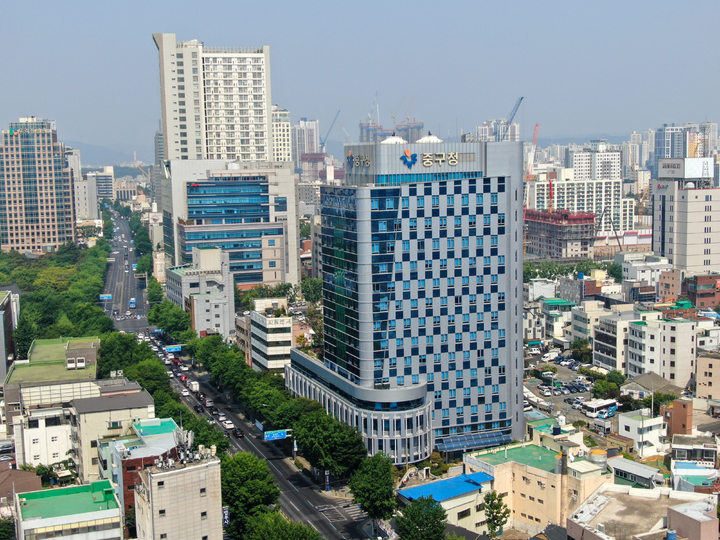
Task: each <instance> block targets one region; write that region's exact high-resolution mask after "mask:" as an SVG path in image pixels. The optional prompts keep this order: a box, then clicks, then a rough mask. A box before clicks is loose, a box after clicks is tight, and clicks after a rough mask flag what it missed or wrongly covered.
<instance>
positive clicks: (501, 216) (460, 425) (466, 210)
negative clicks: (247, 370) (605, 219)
mask: <svg viewBox="0 0 720 540" xmlns="http://www.w3.org/2000/svg"><path fill="white" fill-rule="evenodd" d="M521 150H522V149H521V143H443V142H442V141H440V140H439V139H437V138H436V137H432V136H428V137H424V138H423V139H420V140H419V141H418V142H417V143H415V144H407V143H406V142H405V141H404V140H402V139H400V138H398V137H391V138H389V139H387V140H385V141H383V142H382V143H380V144H360V145H348V146H346V147H345V159H346V170H347V172H346V185H344V186H323V188H322V210H321V220H322V224H321V227H322V228H321V235H320V238H321V241H320V242H321V245H320V246H319V249H320V250H321V254H320V264H321V268H320V272H321V276H322V279H323V306H324V316H325V343H324V347H323V350H322V354H321V355H318V356H315V355H313V353H308V354H305V353H303V352H302V351H300V350H297V349H294V350H293V351H292V359H291V363H290V365H289V366H287V367H286V372H285V374H286V384H287V387H288V389H289V390H290V391H291V392H293V393H294V394H296V395H301V396H306V397H310V398H313V399H317V400H319V401H320V402H321V403H322V404H323V406H324V407H325V408H326V410H328V412H330V413H332V414H334V415H335V416H337V417H339V418H340V419H342V420H343V421H345V422H346V423H348V424H350V425H352V426H354V427H356V428H357V429H358V430H359V431H360V432H361V433H362V434H363V437H364V439H365V441H366V443H367V447H368V451H369V452H370V453H376V452H378V451H383V452H385V453H387V454H388V455H390V456H391V457H392V458H393V460H394V461H395V463H398V464H400V463H406V462H418V461H422V460H424V459H426V458H427V457H428V456H429V455H430V453H431V452H432V451H433V449H435V448H437V449H438V450H440V451H445V452H450V453H453V452H456V451H457V452H459V451H463V450H468V449H473V448H483V447H488V446H494V445H498V444H502V443H505V442H509V441H510V440H512V439H522V438H523V435H524V422H523V415H522V371H523V364H522V360H523V357H522V333H521V330H522V328H521V316H522V303H521V302H522V295H521V292H522V290H521V283H522V188H523V186H522V151H521ZM319 356H322V358H320V357H319Z"/></svg>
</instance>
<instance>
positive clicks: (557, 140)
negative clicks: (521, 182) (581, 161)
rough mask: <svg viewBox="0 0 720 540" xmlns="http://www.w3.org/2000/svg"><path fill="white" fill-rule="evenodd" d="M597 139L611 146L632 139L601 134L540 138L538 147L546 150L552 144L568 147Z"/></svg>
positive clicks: (626, 136) (624, 136)
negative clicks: (568, 145) (571, 144)
mask: <svg viewBox="0 0 720 540" xmlns="http://www.w3.org/2000/svg"><path fill="white" fill-rule="evenodd" d="M597 139H605V140H606V141H607V142H608V143H610V144H622V143H624V142H625V141H627V140H629V139H630V137H629V136H628V135H608V134H607V133H600V134H597V135H578V136H575V137H554V138H543V137H539V138H538V146H540V147H542V148H545V147H547V146H550V145H551V144H560V145H566V144H570V143H575V144H585V143H589V142H590V141H594V140H597Z"/></svg>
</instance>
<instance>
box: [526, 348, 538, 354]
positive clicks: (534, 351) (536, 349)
mask: <svg viewBox="0 0 720 540" xmlns="http://www.w3.org/2000/svg"><path fill="white" fill-rule="evenodd" d="M528 354H531V355H533V356H538V355H539V354H540V349H538V348H537V347H533V348H532V349H530V350H529V351H528Z"/></svg>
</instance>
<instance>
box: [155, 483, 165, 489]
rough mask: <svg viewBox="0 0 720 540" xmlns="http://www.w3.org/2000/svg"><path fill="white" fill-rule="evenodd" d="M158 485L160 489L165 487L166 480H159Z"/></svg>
mask: <svg viewBox="0 0 720 540" xmlns="http://www.w3.org/2000/svg"><path fill="white" fill-rule="evenodd" d="M157 487H158V488H159V489H162V488H164V487H165V482H164V481H163V482H158V486H157Z"/></svg>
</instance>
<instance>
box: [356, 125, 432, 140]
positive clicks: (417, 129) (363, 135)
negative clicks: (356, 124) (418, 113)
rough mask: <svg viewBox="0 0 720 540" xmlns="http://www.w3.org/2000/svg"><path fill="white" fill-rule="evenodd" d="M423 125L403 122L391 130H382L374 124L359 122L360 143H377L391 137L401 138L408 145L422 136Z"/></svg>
mask: <svg viewBox="0 0 720 540" xmlns="http://www.w3.org/2000/svg"><path fill="white" fill-rule="evenodd" d="M424 127H425V124H423V123H422V122H404V123H402V124H398V125H397V126H395V127H393V128H383V127H382V126H381V125H380V124H375V123H374V122H360V142H361V143H379V142H382V141H384V140H385V139H387V138H388V137H390V136H392V135H397V136H398V137H402V138H403V139H405V140H406V141H407V142H408V143H414V142H415V141H417V140H418V139H420V138H422V136H423V129H424Z"/></svg>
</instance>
